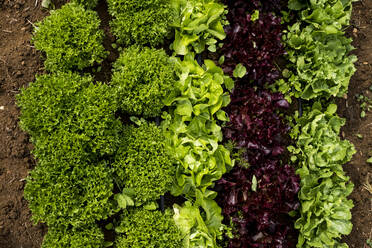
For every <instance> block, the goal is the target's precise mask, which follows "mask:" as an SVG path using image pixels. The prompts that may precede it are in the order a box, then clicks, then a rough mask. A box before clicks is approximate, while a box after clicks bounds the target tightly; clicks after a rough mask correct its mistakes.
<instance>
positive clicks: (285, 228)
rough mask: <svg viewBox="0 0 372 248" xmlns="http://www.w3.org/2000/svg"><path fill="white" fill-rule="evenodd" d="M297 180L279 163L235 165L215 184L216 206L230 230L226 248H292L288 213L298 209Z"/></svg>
mask: <svg viewBox="0 0 372 248" xmlns="http://www.w3.org/2000/svg"><path fill="white" fill-rule="evenodd" d="M299 186H300V185H299V177H298V176H296V174H295V170H294V168H293V167H291V166H289V165H282V164H281V163H280V160H278V159H277V160H275V159H272V160H266V161H265V160H263V161H262V162H261V164H259V165H258V166H251V167H249V168H245V167H241V166H239V164H237V165H236V166H235V167H234V168H233V169H232V170H231V171H230V172H229V173H227V174H225V175H224V176H223V178H222V179H221V180H220V181H218V183H217V186H216V190H217V191H218V196H217V202H218V203H219V205H220V206H221V207H222V210H223V215H224V217H225V222H226V223H227V224H228V223H231V224H232V226H233V237H232V238H230V239H229V245H228V247H236V248H238V247H267V248H269V247H292V246H293V244H291V243H290V238H289V237H290V236H291V235H293V234H294V233H295V232H294V228H293V226H292V225H293V222H292V220H291V218H289V215H288V214H289V213H290V212H291V211H293V210H296V209H297V208H298V207H299V202H298V199H297V193H298V191H299Z"/></svg>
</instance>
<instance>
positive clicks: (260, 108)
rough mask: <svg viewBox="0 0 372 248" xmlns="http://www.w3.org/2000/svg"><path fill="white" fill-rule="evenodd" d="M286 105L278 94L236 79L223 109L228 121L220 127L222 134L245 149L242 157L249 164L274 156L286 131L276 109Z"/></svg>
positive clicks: (282, 148) (279, 152)
mask: <svg viewBox="0 0 372 248" xmlns="http://www.w3.org/2000/svg"><path fill="white" fill-rule="evenodd" d="M288 107H289V104H288V102H287V101H286V100H285V99H284V98H283V95H282V94H280V93H271V92H270V91H268V90H261V89H257V90H255V89H254V88H251V87H247V86H246V85H245V83H244V82H243V81H240V82H237V83H236V86H235V88H234V90H233V92H232V94H231V103H230V105H229V106H228V107H227V109H226V112H227V113H228V115H229V117H230V122H229V123H228V124H227V126H226V127H225V128H224V130H223V132H224V137H225V139H227V140H231V141H233V142H234V143H235V145H236V147H238V148H243V149H246V152H245V153H244V154H243V156H244V158H245V159H246V160H247V161H248V162H249V163H250V164H253V165H255V164H260V163H262V160H264V159H265V158H275V157H278V156H279V155H282V154H283V152H284V151H285V147H286V145H287V142H286V141H287V132H288V130H289V126H288V125H286V124H284V122H283V120H282V118H281V117H280V116H279V114H278V110H280V109H281V110H284V109H287V108H288Z"/></svg>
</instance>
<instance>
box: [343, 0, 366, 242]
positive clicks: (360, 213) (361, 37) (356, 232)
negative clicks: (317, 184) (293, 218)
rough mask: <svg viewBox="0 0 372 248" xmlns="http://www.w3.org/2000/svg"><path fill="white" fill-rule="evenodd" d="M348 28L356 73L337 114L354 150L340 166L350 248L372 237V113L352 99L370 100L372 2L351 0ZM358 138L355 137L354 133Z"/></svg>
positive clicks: (347, 239)
mask: <svg viewBox="0 0 372 248" xmlns="http://www.w3.org/2000/svg"><path fill="white" fill-rule="evenodd" d="M351 24H352V25H351V27H350V28H349V30H348V31H349V34H350V37H352V38H353V40H354V41H353V45H354V46H355V48H356V50H355V51H354V54H356V55H357V56H358V62H357V63H356V68H357V72H356V73H355V75H354V76H353V78H352V80H351V84H350V87H349V94H348V96H347V99H343V100H340V101H338V106H339V114H340V115H341V116H342V117H344V118H346V125H345V127H344V128H343V132H342V135H343V136H344V137H345V138H346V139H348V140H350V141H351V142H352V143H353V144H354V145H355V148H356V150H357V153H356V154H355V155H354V157H353V159H352V161H351V162H350V163H349V164H347V165H346V166H345V167H344V168H345V170H346V171H347V173H348V175H349V176H350V178H351V180H352V181H353V183H354V184H355V188H354V192H353V193H352V195H351V199H353V201H354V204H355V207H354V208H353V210H352V215H353V219H352V222H353V224H354V227H353V231H352V232H351V234H350V235H349V236H347V237H346V238H345V239H344V240H345V241H346V243H348V244H349V246H350V247H351V248H369V247H368V246H367V244H366V240H367V239H371V240H372V189H371V192H369V191H368V190H367V189H365V187H364V185H365V184H366V183H367V176H368V174H369V175H370V180H369V183H371V184H372V164H368V163H367V162H366V160H367V159H368V158H369V157H370V156H372V153H371V152H372V113H371V112H370V113H367V115H366V117H365V118H360V106H359V104H360V103H358V102H357V101H356V98H355V95H356V94H361V93H363V94H364V95H366V96H368V97H369V98H371V99H372V92H371V91H369V90H368V88H369V87H370V86H371V85H372V1H371V0H362V1H359V2H355V3H354V9H353V17H352V22H351ZM358 134H361V135H362V137H361V138H358V137H357V135H358Z"/></svg>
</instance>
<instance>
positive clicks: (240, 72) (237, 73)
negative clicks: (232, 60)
mask: <svg viewBox="0 0 372 248" xmlns="http://www.w3.org/2000/svg"><path fill="white" fill-rule="evenodd" d="M246 73H247V68H245V66H244V65H243V64H237V65H236V67H235V69H234V72H233V76H234V77H236V78H242V77H244V76H245V74H246Z"/></svg>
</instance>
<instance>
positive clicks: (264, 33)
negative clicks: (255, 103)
mask: <svg viewBox="0 0 372 248" xmlns="http://www.w3.org/2000/svg"><path fill="white" fill-rule="evenodd" d="M227 18H228V20H229V22H230V24H229V25H228V26H226V27H225V32H226V35H227V37H226V39H225V41H224V46H223V47H222V49H221V51H222V53H223V54H224V56H225V62H224V63H223V65H222V68H223V69H224V71H225V73H227V74H229V75H230V76H231V75H233V71H234V69H235V67H236V65H237V64H239V63H241V64H242V65H244V66H245V67H246V69H247V74H246V77H247V78H248V79H249V80H254V82H255V83H258V84H265V83H269V84H271V83H273V82H274V81H275V80H276V79H278V78H279V75H280V73H279V71H278V70H277V68H276V66H275V64H274V61H275V60H276V59H277V58H279V57H280V56H282V55H283V54H285V51H284V46H283V44H282V42H281V37H282V33H281V28H282V25H281V18H280V17H276V16H275V15H274V14H272V13H260V14H259V19H258V20H255V21H252V20H251V15H250V14H249V13H247V10H246V9H245V8H240V7H236V8H231V9H229V14H228V16H227Z"/></svg>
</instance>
